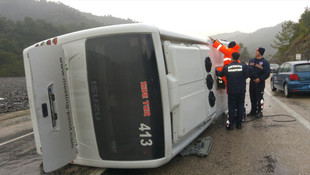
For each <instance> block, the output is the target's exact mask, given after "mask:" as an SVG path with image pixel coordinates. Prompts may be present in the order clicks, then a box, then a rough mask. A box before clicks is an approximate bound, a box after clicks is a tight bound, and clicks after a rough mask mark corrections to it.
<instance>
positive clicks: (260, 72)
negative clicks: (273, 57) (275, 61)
mask: <svg viewBox="0 0 310 175" xmlns="http://www.w3.org/2000/svg"><path fill="white" fill-rule="evenodd" d="M248 65H249V66H250V67H252V68H253V73H252V75H251V77H250V78H251V81H252V80H254V79H256V78H259V79H260V82H259V83H258V84H257V85H258V86H259V85H262V86H265V80H266V79H267V78H268V77H269V76H270V65H269V62H268V61H267V60H266V59H265V58H262V59H256V58H253V59H251V60H250V61H249V64H248Z"/></svg>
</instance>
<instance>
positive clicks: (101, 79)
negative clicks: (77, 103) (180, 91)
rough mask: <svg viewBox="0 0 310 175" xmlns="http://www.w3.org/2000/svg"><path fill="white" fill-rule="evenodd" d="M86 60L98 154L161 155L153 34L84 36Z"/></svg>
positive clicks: (105, 156)
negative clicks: (89, 37)
mask: <svg viewBox="0 0 310 175" xmlns="http://www.w3.org/2000/svg"><path fill="white" fill-rule="evenodd" d="M86 62H87V76H88V86H89V94H90V101H91V106H92V117H93V122H94V128H95V133H96V139H97V145H98V150H99V154H100V157H101V158H102V159H103V160H150V159H156V158H161V157H163V156H164V150H165V148H164V128H163V110H162V102H161V92H160V84H159V76H158V69H157V62H156V56H155V50H154V45H153V40H152V36H151V35H150V34H123V35H111V36H103V37H99V38H92V39H88V40H87V41H86ZM85 117H87V116H85Z"/></svg>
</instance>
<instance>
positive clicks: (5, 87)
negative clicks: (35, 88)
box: [0, 77, 29, 115]
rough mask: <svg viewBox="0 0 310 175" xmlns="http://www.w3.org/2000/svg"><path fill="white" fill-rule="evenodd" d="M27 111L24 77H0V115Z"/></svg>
mask: <svg viewBox="0 0 310 175" xmlns="http://www.w3.org/2000/svg"><path fill="white" fill-rule="evenodd" d="M27 109H29V103H28V95H27V88H26V79H25V77H5V78H4V77H0V115H3V114H4V113H8V112H15V111H22V110H27Z"/></svg>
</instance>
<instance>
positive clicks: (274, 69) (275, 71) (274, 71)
mask: <svg viewBox="0 0 310 175" xmlns="http://www.w3.org/2000/svg"><path fill="white" fill-rule="evenodd" d="M277 71H278V68H274V67H272V68H271V69H270V72H271V73H277Z"/></svg>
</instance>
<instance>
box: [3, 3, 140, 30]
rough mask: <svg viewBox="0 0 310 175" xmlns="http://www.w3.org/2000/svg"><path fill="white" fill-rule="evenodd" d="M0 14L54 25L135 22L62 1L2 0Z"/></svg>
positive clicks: (15, 19)
mask: <svg viewBox="0 0 310 175" xmlns="http://www.w3.org/2000/svg"><path fill="white" fill-rule="evenodd" d="M0 15H1V16H4V17H6V18H8V19H11V20H13V21H23V20H24V18H25V17H30V18H32V19H34V20H37V19H43V20H45V21H47V22H48V23H51V24H54V25H57V26H58V25H64V26H65V25H77V24H79V25H84V26H91V27H96V26H102V25H112V24H124V23H134V21H133V20H131V19H121V18H116V17H113V16H95V15H92V14H90V13H83V12H80V11H78V10H76V9H74V8H71V7H69V6H66V5H64V4H62V3H55V2H46V1H35V0H1V1H0Z"/></svg>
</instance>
